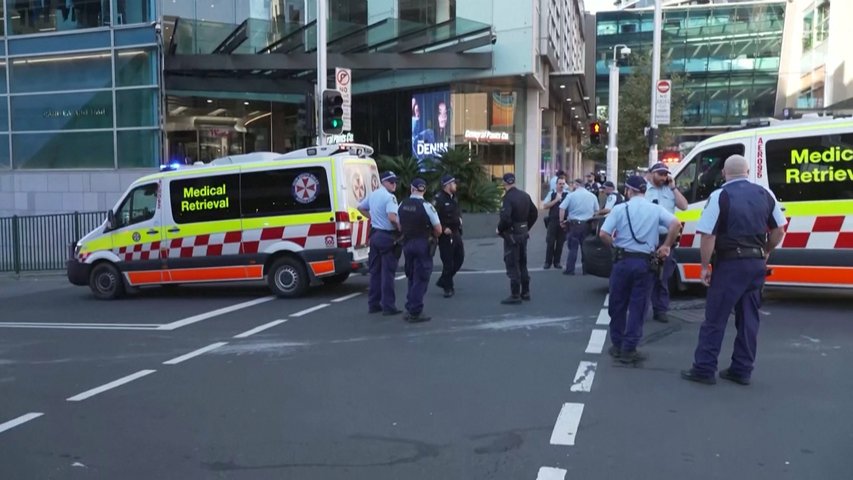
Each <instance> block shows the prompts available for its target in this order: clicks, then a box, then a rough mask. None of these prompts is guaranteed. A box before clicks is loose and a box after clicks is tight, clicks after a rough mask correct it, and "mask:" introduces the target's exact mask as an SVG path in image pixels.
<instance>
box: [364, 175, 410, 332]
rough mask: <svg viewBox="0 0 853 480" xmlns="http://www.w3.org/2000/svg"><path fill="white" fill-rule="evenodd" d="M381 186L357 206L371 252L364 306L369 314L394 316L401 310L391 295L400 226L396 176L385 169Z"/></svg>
mask: <svg viewBox="0 0 853 480" xmlns="http://www.w3.org/2000/svg"><path fill="white" fill-rule="evenodd" d="M380 180H381V181H382V187H384V188H379V189H376V190H374V191H373V192H372V193H371V194H370V195H369V196H368V197H367V198H365V199H364V200H362V201H361V203H359V205H358V210H359V211H360V212H361V213H362V214H363V215H365V216H367V217H369V218H370V227H371V228H370V252H369V254H368V257H367V265H368V269H369V270H370V286H369V288H368V295H367V306H368V312H369V313H377V312H382V314H383V315H396V314H398V313H401V312H402V310H400V309H398V308H397V305H396V298H395V295H394V275H395V274H396V272H397V256H396V255H395V254H394V250H395V243H396V241H397V238H398V237H399V231H400V226H399V223H398V221H397V198H396V197H395V196H394V191H395V190H397V175H395V174H394V172H384V173H382V175H381V176H380Z"/></svg>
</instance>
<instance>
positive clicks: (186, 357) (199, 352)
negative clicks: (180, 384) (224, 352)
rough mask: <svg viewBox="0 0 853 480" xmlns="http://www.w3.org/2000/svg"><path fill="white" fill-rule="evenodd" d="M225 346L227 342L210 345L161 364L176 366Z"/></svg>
mask: <svg viewBox="0 0 853 480" xmlns="http://www.w3.org/2000/svg"><path fill="white" fill-rule="evenodd" d="M225 345H228V342H216V343H211V344H210V345H208V346H206V347H202V348H199V349H198V350H193V351H192V352H190V353H187V354H185V355H181V356H180V357H175V358H173V359H171V360H166V361H165V362H163V365H177V364H179V363H181V362H185V361H187V360H189V359H191V358H193V357H197V356H199V355H203V354H205V353H207V352H209V351H211V350H216V349H217V348H219V347H224V346H225Z"/></svg>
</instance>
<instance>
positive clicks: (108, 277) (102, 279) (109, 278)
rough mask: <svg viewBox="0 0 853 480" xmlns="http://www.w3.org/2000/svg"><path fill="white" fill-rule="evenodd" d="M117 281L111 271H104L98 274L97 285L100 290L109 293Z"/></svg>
mask: <svg viewBox="0 0 853 480" xmlns="http://www.w3.org/2000/svg"><path fill="white" fill-rule="evenodd" d="M115 283H116V279H115V276H114V275H112V274H109V273H102V274H101V275H98V278H97V280H96V282H95V285H96V286H97V287H98V290H99V291H101V292H104V293H108V292H111V291H112V290H113V287H114V286H115Z"/></svg>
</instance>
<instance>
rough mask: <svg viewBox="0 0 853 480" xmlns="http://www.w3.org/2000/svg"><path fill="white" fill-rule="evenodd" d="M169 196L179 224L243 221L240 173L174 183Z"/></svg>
mask: <svg viewBox="0 0 853 480" xmlns="http://www.w3.org/2000/svg"><path fill="white" fill-rule="evenodd" d="M169 196H170V198H171V200H172V217H173V218H174V220H175V223H179V224H183V223H196V222H212V221H216V220H228V219H232V218H240V178H239V177H238V175H237V174H236V173H234V174H229V175H216V176H205V177H198V178H181V179H174V180H172V181H171V183H170V184H169Z"/></svg>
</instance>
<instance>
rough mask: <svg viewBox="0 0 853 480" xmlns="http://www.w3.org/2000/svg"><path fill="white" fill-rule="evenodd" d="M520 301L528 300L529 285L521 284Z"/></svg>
mask: <svg viewBox="0 0 853 480" xmlns="http://www.w3.org/2000/svg"><path fill="white" fill-rule="evenodd" d="M521 299H522V300H528V301H529V300H530V284H529V283H523V284H521Z"/></svg>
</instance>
